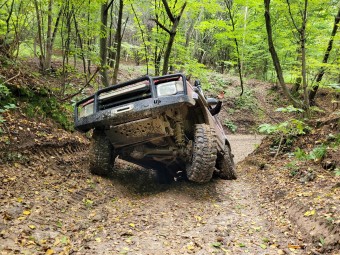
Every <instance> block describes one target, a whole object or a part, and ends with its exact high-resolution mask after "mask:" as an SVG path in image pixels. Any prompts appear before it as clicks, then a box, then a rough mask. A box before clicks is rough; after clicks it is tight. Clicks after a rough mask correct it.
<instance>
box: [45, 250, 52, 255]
mask: <svg viewBox="0 0 340 255" xmlns="http://www.w3.org/2000/svg"><path fill="white" fill-rule="evenodd" d="M45 254H46V255H52V254H54V250H53V249H48V250H47V251H46V253H45Z"/></svg>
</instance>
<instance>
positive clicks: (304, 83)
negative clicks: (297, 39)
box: [300, 0, 310, 117]
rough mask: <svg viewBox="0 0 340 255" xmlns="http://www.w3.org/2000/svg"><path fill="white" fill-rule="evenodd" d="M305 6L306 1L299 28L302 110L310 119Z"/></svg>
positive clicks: (306, 1)
mask: <svg viewBox="0 0 340 255" xmlns="http://www.w3.org/2000/svg"><path fill="white" fill-rule="evenodd" d="M307 5H308V0H305V7H304V10H303V17H302V26H301V32H300V33H301V60H302V62H301V64H302V66H301V76H302V87H303V96H304V109H305V114H306V117H310V112H309V99H308V88H307V86H308V84H307V71H306V24H307Z"/></svg>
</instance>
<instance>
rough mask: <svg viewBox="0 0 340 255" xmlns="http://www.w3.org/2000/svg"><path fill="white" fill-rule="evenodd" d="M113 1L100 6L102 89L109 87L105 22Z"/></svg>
mask: <svg viewBox="0 0 340 255" xmlns="http://www.w3.org/2000/svg"><path fill="white" fill-rule="evenodd" d="M113 2H114V0H111V1H110V3H108V2H107V1H106V2H104V3H103V4H102V5H101V16H100V18H101V24H100V43H99V44H100V47H99V48H100V50H99V51H100V53H99V54H100V65H101V70H100V74H101V81H102V83H103V85H104V87H108V86H109V77H108V73H107V69H108V64H107V53H108V52H107V20H108V12H109V9H110V6H111V5H112V4H113Z"/></svg>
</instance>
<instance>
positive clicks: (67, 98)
mask: <svg viewBox="0 0 340 255" xmlns="http://www.w3.org/2000/svg"><path fill="white" fill-rule="evenodd" d="M99 70H100V67H97V69H96V71H95V72H94V74H93V75H92V77H91V78H90V79H89V80H88V82H87V83H85V85H84V86H83V87H82V88H81V89H80V90H78V92H76V93H74V94H72V95H68V96H67V97H65V98H63V99H61V100H60V101H61V102H65V101H66V100H69V99H70V98H72V97H75V96H77V95H79V94H80V93H81V92H83V90H84V89H85V88H86V87H87V86H88V85H90V82H91V81H92V80H93V78H94V77H95V76H96V74H97V73H98V72H99Z"/></svg>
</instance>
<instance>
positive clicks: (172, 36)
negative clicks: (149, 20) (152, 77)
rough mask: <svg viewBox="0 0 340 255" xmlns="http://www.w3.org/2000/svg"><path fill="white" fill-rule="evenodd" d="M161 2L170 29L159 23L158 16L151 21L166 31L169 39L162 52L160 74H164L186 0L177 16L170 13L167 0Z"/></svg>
mask: <svg viewBox="0 0 340 255" xmlns="http://www.w3.org/2000/svg"><path fill="white" fill-rule="evenodd" d="M162 3H163V5H164V7H165V11H166V13H167V15H168V18H169V20H170V22H171V23H172V26H171V29H168V28H166V27H165V26H164V25H163V24H162V23H160V22H159V20H158V18H157V19H153V21H155V22H156V23H157V24H158V26H159V27H160V28H162V29H163V30H164V31H166V32H167V33H168V34H169V40H168V43H167V47H166V50H165V52H164V61H163V70H162V74H163V75H164V74H167V73H168V69H169V61H170V54H171V49H172V45H173V44H174V41H175V36H176V32H177V27H178V24H179V21H180V19H181V17H182V15H183V12H184V9H185V7H186V5H187V2H184V4H183V5H182V7H181V10H180V13H179V14H178V15H177V16H174V15H173V14H172V13H171V10H170V7H169V5H168V2H167V0H162Z"/></svg>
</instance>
